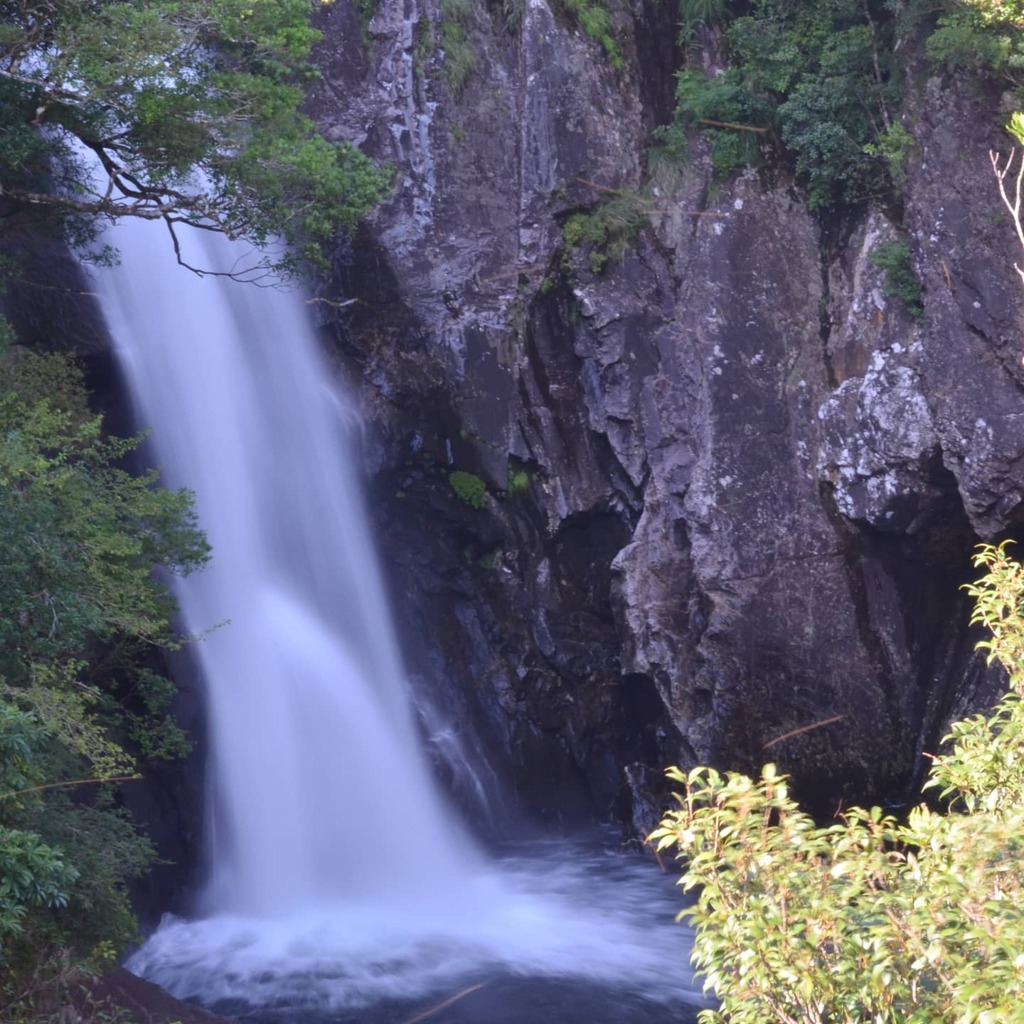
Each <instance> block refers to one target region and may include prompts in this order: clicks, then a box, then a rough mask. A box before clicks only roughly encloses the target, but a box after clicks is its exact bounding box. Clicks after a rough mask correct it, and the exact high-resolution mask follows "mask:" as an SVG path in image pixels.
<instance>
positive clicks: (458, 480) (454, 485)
mask: <svg viewBox="0 0 1024 1024" xmlns="http://www.w3.org/2000/svg"><path fill="white" fill-rule="evenodd" d="M448 483H449V484H450V485H451V489H452V490H453V491H454V492H455V493H456V495H457V496H458V498H459V500H460V501H464V502H465V503H466V504H467V505H469V507H470V508H483V507H484V506H485V505H486V504H487V484H485V483H484V482H483V480H482V479H481V478H480V477H478V476H477V475H476V474H475V473H467V472H465V471H464V470H461V469H456V470H454V471H452V472H451V473H449V474H448Z"/></svg>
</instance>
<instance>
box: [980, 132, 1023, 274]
mask: <svg viewBox="0 0 1024 1024" xmlns="http://www.w3.org/2000/svg"><path fill="white" fill-rule="evenodd" d="M1016 156H1017V150H1016V149H1011V150H1010V155H1009V156H1008V157H1007V158H1006V162H1005V163H1002V162H1001V161H1002V157H1000V155H999V154H998V153H997V152H996V151H995V150H989V154H988V158H989V160H990V162H991V164H992V171H993V173H994V174H995V176H996V180H997V181H998V182H999V195H1000V196H1001V197H1002V200H1003V205H1004V206H1005V207H1006V209H1007V210H1009V211H1010V217H1011V218H1012V220H1013V226H1014V229H1015V230H1016V232H1017V240H1018V241H1019V242H1020V244H1021V246H1022V247H1024V225H1022V224H1021V190H1022V187H1024V155H1022V156H1021V160H1020V165H1019V167H1018V168H1017V177H1016V180H1015V181H1014V183H1013V199H1012V200H1011V199H1010V195H1009V193H1008V191H1007V186H1006V179H1007V176H1008V175H1009V173H1010V171H1011V170H1012V169H1013V161H1014V159H1015V158H1016ZM1013 269H1014V270H1016V271H1017V275H1018V276H1019V277H1020V279H1021V283H1022V284H1024V270H1021V268H1020V266H1019V265H1018V264H1016V263H1014V265H1013Z"/></svg>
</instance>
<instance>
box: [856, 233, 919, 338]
mask: <svg viewBox="0 0 1024 1024" xmlns="http://www.w3.org/2000/svg"><path fill="white" fill-rule="evenodd" d="M868 262H869V263H870V264H871V265H872V266H873V267H878V269H879V270H883V271H885V288H884V292H885V294H886V296H887V297H888V298H890V299H899V300H900V301H901V302H902V303H903V304H904V305H905V306H906V308H907V312H908V313H909V314H910V315H911V316H912V317H913V318H914V319H915V320H918V321H920V320H922V319H923V318H924V304H923V303H922V301H921V282H920V281H918V279H917V274H915V273H914V268H913V265H912V264H911V262H910V246H908V245H907V243H906V242H881V243H879V244H878V245H876V246H875V247H874V248H873V249H872V250H871V252H869V253H868Z"/></svg>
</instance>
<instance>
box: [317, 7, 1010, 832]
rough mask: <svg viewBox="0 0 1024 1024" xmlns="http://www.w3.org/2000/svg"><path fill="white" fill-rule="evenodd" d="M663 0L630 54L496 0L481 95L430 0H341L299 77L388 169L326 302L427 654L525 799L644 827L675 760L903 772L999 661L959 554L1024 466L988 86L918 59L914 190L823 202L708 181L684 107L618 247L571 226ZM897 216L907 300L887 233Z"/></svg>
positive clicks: (901, 786)
mask: <svg viewBox="0 0 1024 1024" xmlns="http://www.w3.org/2000/svg"><path fill="white" fill-rule="evenodd" d="M670 6H671V5H663V4H662V5H658V4H655V3H653V2H652V3H641V2H639V0H638V2H635V3H633V4H626V3H623V5H622V6H621V8H620V9H619V10H618V11H617V13H616V16H615V21H616V26H617V30H618V32H619V37H620V39H621V40H622V47H623V55H624V58H625V61H624V67H623V69H622V70H621V71H618V72H617V71H616V70H614V69H613V67H612V66H611V63H610V62H609V61H608V60H607V59H606V58H605V57H604V56H603V55H602V54H601V52H600V50H599V48H598V47H597V46H596V44H594V43H593V42H592V41H591V40H589V39H587V38H586V37H585V36H583V35H582V34H581V33H580V32H579V30H578V29H576V28H574V27H573V26H572V25H571V24H569V23H567V22H566V21H565V19H564V18H562V17H560V16H559V15H557V13H553V11H552V9H551V8H550V7H549V6H548V5H547V4H546V3H545V2H544V0H528V2H527V3H526V4H525V5H524V9H523V15H522V20H521V21H520V22H519V23H518V24H516V25H514V26H512V27H511V28H510V27H508V25H507V24H506V21H505V17H504V15H503V14H502V12H501V10H499V7H498V5H495V6H494V7H493V8H491V7H488V6H486V5H480V7H479V8H478V9H477V10H476V11H475V13H474V15H473V20H472V24H471V25H469V26H468V28H467V38H468V42H469V44H470V46H471V47H472V49H473V52H474V53H475V54H476V59H477V66H476V71H475V72H474V73H473V74H472V75H471V76H470V78H469V79H468V81H467V83H466V84H465V87H464V88H463V89H462V91H461V92H460V93H459V94H458V95H453V94H452V91H451V89H450V88H449V87H448V86H447V85H446V84H445V78H444V67H445V61H446V59H449V58H448V56H447V55H446V54H445V53H444V52H443V50H442V49H441V47H440V45H439V44H438V43H437V42H436V40H438V39H439V38H440V35H439V32H438V29H437V25H438V22H439V18H440V15H439V11H438V8H437V6H436V5H435V4H434V3H433V2H430V0H382V2H381V3H380V4H379V6H378V13H377V14H376V15H375V17H374V18H373V20H372V21H371V22H370V23H369V25H368V27H365V28H364V27H363V26H361V24H360V22H359V18H358V15H357V13H356V11H355V8H354V6H353V5H351V4H349V3H347V2H346V0H339V2H338V3H335V4H333V5H331V6H329V7H326V8H325V9H324V10H323V12H322V14H321V18H322V27H323V29H324V31H325V38H324V41H323V44H322V48H321V64H322V66H323V68H324V71H325V79H324V81H323V82H322V83H321V85H320V86H319V87H318V89H317V92H316V93H315V94H314V96H313V98H312V100H311V110H312V112H313V113H314V115H315V116H316V117H317V119H318V120H319V122H320V123H321V125H322V126H323V128H324V130H325V132H326V133H327V134H328V135H332V134H333V135H336V136H338V137H346V138H355V139H356V140H358V141H360V142H361V143H362V144H363V145H364V146H365V147H366V148H367V150H368V151H370V152H372V153H374V154H375V155H377V156H379V157H380V158H381V159H384V160H387V161H390V162H391V163H393V164H394V166H395V167H396V168H397V176H398V180H397V185H396V191H395V196H394V198H393V200H392V201H391V202H389V203H388V204H386V205H385V206H384V207H382V208H381V209H380V210H379V211H378V212H377V214H376V215H375V216H374V218H373V219H372V221H371V222H370V224H369V225H368V226H367V227H366V229H365V231H364V233H363V234H362V236H361V237H360V238H359V239H358V240H357V241H356V243H355V244H354V245H352V246H346V247H343V248H341V249H339V251H338V253H337V254H336V261H335V263H336V267H335V270H336V272H335V274H334V275H333V277H332V279H331V280H330V281H329V282H325V283H324V286H323V291H322V294H321V296H320V298H321V300H322V301H321V303H320V304H319V305H318V309H319V311H320V315H321V322H322V326H323V330H324V332H325V334H326V335H327V336H328V337H329V338H330V339H331V340H332V341H333V344H334V345H335V347H336V351H337V352H338V357H339V361H340V362H341V363H342V365H343V366H344V367H345V369H346V371H347V373H348V375H349V377H350V378H351V380H352V381H353V386H354V388H355V389H356V391H357V393H358V395H359V398H360V401H361V403H362V405H363V407H364V409H365V412H366V414H367V417H368V420H369V422H370V424H371V427H372V429H371V441H370V444H369V459H370V462H371V464H372V469H373V471H374V479H375V491H376V493H375V504H376V509H377V514H378V521H379V524H380V530H381V536H382V538H383V548H384V555H385V560H386V561H387V563H388V565H389V568H390V570H391V573H392V578H393V580H394V588H395V592H396V600H397V602H398V605H399V608H400V617H401V621H402V624H403V632H404V636H405V641H406V644H407V654H408V657H409V661H410V665H411V666H412V672H413V675H414V679H415V680H417V681H418V682H420V683H422V684H423V689H424V691H426V690H427V689H429V687H430V686H431V685H433V686H434V687H435V688H436V687H438V686H440V692H442V693H443V694H446V696H445V697H444V701H445V702H446V703H447V705H448V707H449V711H450V712H454V716H455V720H456V722H457V723H458V724H459V728H460V729H461V731H462V732H463V734H464V735H465V736H466V737H470V736H472V737H474V743H478V744H479V746H480V749H481V750H482V751H484V752H485V757H481V758H476V757H475V756H474V758H471V760H473V763H474V764H476V765H477V768H476V769H475V773H476V774H475V778H476V781H477V782H479V780H480V778H481V777H482V776H483V775H486V772H483V771H482V770H481V769H480V768H479V765H480V763H481V762H482V761H483V760H487V761H488V763H489V764H490V766H491V767H492V768H493V770H494V771H495V772H496V774H497V776H499V777H502V778H504V779H505V780H506V781H507V783H508V786H507V788H508V790H509V793H508V794H507V795H509V796H511V798H512V800H511V801H510V802H511V803H512V804H514V805H515V806H518V807H520V808H522V809H523V810H524V811H525V812H526V814H527V816H529V817H533V818H538V817H539V818H541V819H547V820H549V821H553V822H560V823H562V824H564V825H566V826H571V825H574V824H580V823H583V822H585V821H589V820H593V819H594V818H602V817H604V818H607V817H616V818H619V819H620V820H623V821H627V822H632V823H633V824H634V826H635V827H637V828H640V829H642V828H644V827H646V825H647V824H649V822H650V821H651V819H652V816H653V815H654V814H655V813H656V809H657V807H658V805H659V803H660V801H661V800H662V799H663V795H662V792H661V789H660V787H661V783H660V781H659V780H660V774H659V773H660V769H661V768H662V767H663V766H664V765H666V764H669V763H673V762H683V763H686V764H689V763H693V762H695V761H711V762H714V763H718V764H723V765H728V766H747V767H749V766H752V765H755V764H757V763H759V762H761V761H763V760H765V759H767V758H769V757H770V758H772V759H775V760H778V761H780V762H781V763H782V764H783V765H784V767H785V768H786V769H787V770H789V771H792V772H794V773H795V774H796V776H797V778H798V780H799V783H800V786H801V789H802V790H803V793H804V795H805V796H806V797H808V798H809V799H810V800H811V801H812V803H813V805H814V806H815V807H816V808H818V809H819V810H823V811H827V810H831V809H832V808H834V806H835V804H836V802H837V801H839V800H844V799H871V798H882V799H888V800H892V801H898V800H900V799H902V798H903V797H905V796H906V795H907V794H908V793H909V792H911V790H912V788H913V786H914V785H915V784H916V783H917V782H918V781H919V778H920V775H921V771H922V768H923V759H922V757H921V751H922V750H925V749H934V748H935V746H936V744H937V741H938V737H939V736H940V735H941V730H942V728H943V726H944V723H945V722H946V721H948V718H949V716H950V715H951V714H959V713H962V712H963V711H964V710H966V709H968V708H973V707H977V706H980V705H981V704H983V703H984V702H985V701H986V700H988V699H990V698H991V696H992V694H993V693H994V692H995V691H996V688H997V686H998V683H997V681H995V680H993V679H990V678H987V677H985V675H984V673H983V672H982V671H981V669H980V668H979V666H978V665H977V663H976V661H975V660H974V659H973V658H972V656H971V653H970V649H971V643H972V638H971V637H969V636H968V634H967V629H966V619H967V607H966V604H965V602H964V599H963V597H962V596H961V595H960V593H959V591H958V586H959V584H960V583H961V582H963V580H964V579H965V578H967V577H968V576H969V574H970V569H969V553H970V550H971V546H972V545H973V543H974V542H975V541H976V539H977V538H978V537H984V538H993V537H996V536H998V535H1002V534H1004V533H1006V532H1008V531H1009V532H1013V531H1014V530H1016V529H1017V528H1018V526H1019V522H1020V516H1021V497H1022V495H1024V479H1022V478H1024V460H1022V459H1021V456H1022V454H1024V416H1022V413H1024V401H1022V397H1024V396H1022V392H1021V387H1022V384H1024V366H1022V365H1021V360H1020V342H1019V338H1020V328H1021V316H1022V306H1021V302H1020V294H1021V293H1020V283H1019V280H1018V279H1017V276H1016V274H1015V272H1014V270H1013V266H1012V264H1013V261H1014V259H1015V258H1017V254H1016V253H1015V251H1014V246H1015V244H1016V243H1015V240H1014V237H1013V234H1012V231H1011V229H1010V226H1009V224H1008V221H1007V219H1006V218H1005V217H1003V216H1001V215H1000V207H999V205H998V197H997V193H996V190H995V184H994V180H993V178H992V176H991V171H990V168H989V163H988V156H987V151H988V149H989V148H990V147H993V146H1000V145H1003V140H1002V138H1001V134H1000V130H999V112H998V104H999V99H998V96H992V95H987V94H986V93H985V91H984V89H983V88H982V87H981V86H979V85H977V84H974V85H956V84H953V83H943V82H939V81H929V82H926V83H924V84H922V85H920V86H919V87H915V89H914V90H913V91H912V93H911V95H910V97H909V99H908V101H907V103H906V111H905V116H904V123H905V125H906V127H907V128H908V130H909V131H910V132H911V133H912V134H913V136H914V137H915V139H916V140H917V147H918V148H917V152H916V153H915V154H914V156H913V157H912V159H911V161H910V164H911V169H910V174H909V180H908V183H907V188H906V197H905V209H904V210H903V211H902V217H901V222H899V223H897V222H896V221H895V220H894V215H893V214H892V213H891V211H890V212H889V215H887V214H886V212H885V211H880V210H865V211H863V214H862V216H861V217H860V218H859V220H858V221H857V222H856V223H854V224H850V225H844V226H842V227H840V226H839V225H826V226H825V227H824V228H823V226H822V225H821V224H820V223H819V222H818V221H816V220H815V219H814V218H813V217H812V216H811V215H809V214H808V212H807V211H806V209H805V208H804V207H803V205H802V203H801V200H800V197H799V194H798V192H797V190H795V189H794V188H793V187H792V183H791V182H788V181H786V180H784V179H783V178H779V177H776V178H775V179H773V180H767V179H765V178H763V177H759V176H758V175H756V174H754V173H753V172H749V173H747V174H744V175H742V176H740V177H739V178H738V179H737V180H734V181H730V182H727V183H715V182H713V181H712V179H711V172H710V165H709V162H708V160H707V159H706V156H705V154H703V153H702V152H701V150H700V145H699V142H695V143H694V145H693V147H692V152H691V160H690V162H689V163H688V165H687V166H686V167H684V168H680V169H678V170H677V171H676V172H675V173H674V175H668V176H663V180H661V181H660V182H659V184H658V187H657V188H656V189H654V190H653V192H652V193H651V198H650V199H649V201H648V202H647V206H646V208H645V211H644V212H645V216H646V221H647V227H646V229H645V230H644V231H643V232H642V233H641V235H640V236H639V237H638V238H637V240H636V241H635V243H634V244H632V245H630V246H629V247H628V248H627V250H626V252H625V254H624V255H623V257H622V259H621V260H611V261H610V262H609V263H608V264H607V265H606V267H605V268H603V269H602V270H601V271H600V272H595V269H594V264H593V263H592V262H591V260H590V259H589V258H588V254H587V253H586V252H584V251H579V250H571V251H568V252H566V251H565V250H564V247H563V241H562V226H563V225H564V223H565V221H566V219H567V218H568V217H569V216H570V215H571V214H572V213H574V212H578V211H585V210H588V209H591V208H593V207H594V206H596V205H597V204H598V203H599V202H600V201H601V200H602V199H606V198H607V197H608V196H609V194H611V193H609V190H620V189H631V188H635V187H636V186H638V185H640V184H641V183H642V182H643V181H644V153H645V150H646V147H647V145H648V143H649V141H650V136H651V132H652V130H653V129H654V128H655V127H656V126H657V124H659V123H662V122H664V120H665V119H666V118H667V117H668V116H669V113H670V107H671V93H672V78H671V74H672V70H673V67H674V63H675V61H676V57H677V55H676V54H674V53H673V47H672V43H671V40H672V39H673V38H674V27H673V25H672V11H671V10H670ZM432 39H433V40H435V42H433V43H431V40H432ZM826 229H827V230H826ZM898 239H902V240H905V241H907V242H908V243H909V245H910V247H911V251H912V253H913V259H914V265H915V269H916V271H917V273H918V274H919V276H920V279H921V282H922V286H923V303H924V316H923V319H922V320H920V322H918V321H917V320H915V319H914V318H913V317H912V316H911V315H910V314H909V312H908V311H907V310H906V309H905V308H904V307H903V306H902V304H901V303H900V302H898V301H896V300H892V299H889V298H886V296H885V294H884V291H885V281H884V275H883V273H882V271H880V270H879V269H877V268H876V267H874V266H873V265H872V264H871V262H870V260H869V259H868V254H869V253H870V251H871V250H872V248H873V247H874V246H875V245H877V244H879V243H880V242H884V241H893V240H898ZM347 298H354V299H356V300H357V301H356V302H355V303H354V304H351V305H344V306H342V305H340V304H339V301H340V300H343V299H347ZM453 470H461V471H464V472H469V473H473V474H475V475H477V476H479V477H480V478H481V479H482V480H483V481H484V482H485V483H486V486H487V492H486V496H485V499H484V503H483V506H482V507H479V508H478V507H473V506H472V505H471V504H469V503H467V502H466V501H464V500H461V499H460V497H459V495H458V494H457V493H456V492H455V490H454V489H453V488H452V486H451V485H450V482H449V474H450V472H451V471H453ZM826 719H835V721H833V722H832V724H830V725H826V726H822V727H821V728H818V729H814V730H810V731H806V732H803V733H801V734H800V735H798V736H794V737H792V738H790V739H786V740H782V741H779V742H773V741H775V740H777V738H778V737H780V736H783V735H784V734H787V733H789V732H791V731H793V730H799V729H802V728H803V727H804V726H807V725H810V724H813V723H816V722H820V721H823V720H826ZM429 731H430V730H429V728H428V732H429ZM456 774H457V773H456ZM473 774H474V773H473V771H471V772H470V775H473ZM489 778H490V777H489V776H488V781H487V782H486V785H485V787H484V788H487V787H489V786H490V785H491V782H490V781H489ZM471 788H472V787H468V789H471ZM468 789H467V792H468ZM466 799H467V803H471V802H472V797H471V796H467V798H466Z"/></svg>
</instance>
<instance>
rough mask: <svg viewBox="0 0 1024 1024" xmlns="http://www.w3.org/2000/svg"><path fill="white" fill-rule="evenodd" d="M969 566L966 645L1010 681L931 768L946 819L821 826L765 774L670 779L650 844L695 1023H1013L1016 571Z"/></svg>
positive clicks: (1023, 964) (1018, 768)
mask: <svg viewBox="0 0 1024 1024" xmlns="http://www.w3.org/2000/svg"><path fill="white" fill-rule="evenodd" d="M976 564H977V565H978V566H981V567H984V568H985V569H986V570H987V572H986V574H985V575H984V576H983V577H982V579H981V580H980V581H979V582H978V583H976V584H974V585H972V586H970V587H968V588H967V589H968V591H969V592H970V593H971V594H972V595H973V597H974V598H975V601H976V604H975V610H974V615H973V619H972V621H973V622H975V623H978V624H981V625H983V626H985V627H986V628H987V629H988V631H989V634H990V638H989V639H986V640H983V641H982V642H981V643H980V644H979V645H978V646H979V648H980V649H982V650H984V651H985V652H987V656H988V660H989V662H990V663H992V662H995V663H997V664H998V665H1000V666H1002V668H1003V669H1004V670H1005V672H1006V673H1007V676H1008V677H1009V683H1010V688H1009V692H1008V694H1007V695H1006V696H1005V697H1004V698H1003V700H1002V701H1001V702H1000V704H999V705H998V707H997V708H996V710H995V711H994V712H993V713H992V714H991V715H989V716H987V717H986V716H981V715H979V716H976V717H974V718H971V719H968V720H967V721H965V722H960V723H958V724H956V725H954V726H953V727H952V730H951V733H950V735H949V736H948V737H947V738H946V742H947V743H949V744H951V748H950V749H949V751H948V753H945V754H943V755H942V756H939V757H936V758H935V759H934V763H933V766H932V770H931V774H930V778H929V782H928V784H927V785H928V787H929V788H931V789H933V790H937V791H938V795H939V797H940V798H941V799H942V800H944V801H945V802H946V803H947V806H948V813H945V814H943V813H939V812H937V811H935V810H933V809H931V808H929V807H927V806H924V805H922V806H920V807H918V808H916V809H915V810H913V811H912V812H911V813H910V815H909V817H908V819H907V820H906V821H905V822H899V821H897V820H896V819H895V818H893V817H891V816H889V815H886V814H885V813H883V811H882V810H881V809H879V808H877V807H875V808H872V809H871V810H860V809H853V810H850V811H847V812H846V813H845V814H844V815H843V816H842V817H841V818H840V819H839V820H838V821H837V822H835V823H833V824H830V825H825V826H820V825H818V824H816V823H815V822H814V821H813V820H812V819H811V818H810V817H809V816H808V815H807V814H805V813H804V812H802V811H801V810H800V809H799V807H798V806H797V805H796V804H795V803H794V801H793V800H792V799H791V798H790V796H789V793H788V789H787V785H786V780H785V779H784V778H783V777H782V776H780V775H779V774H778V773H777V771H776V769H775V767H774V766H773V765H766V766H765V767H764V769H763V770H762V773H761V776H760V778H758V779H752V778H749V777H747V776H744V775H740V774H735V773H731V772H729V773H719V772H717V771H714V770H713V769H710V768H695V769H694V770H693V771H691V772H689V773H683V772H681V771H680V770H679V769H677V768H673V769H670V770H669V776H670V777H671V778H672V779H674V780H675V781H676V782H678V783H679V784H680V786H681V790H680V792H679V793H678V794H676V801H677V804H678V806H677V807H676V808H675V809H673V810H670V811H669V812H668V813H667V814H666V815H665V817H664V819H663V821H662V823H661V827H660V828H659V829H657V830H656V831H655V832H654V833H652V835H651V837H650V838H651V839H652V840H653V841H655V842H657V844H658V848H659V849H668V848H674V849H675V850H676V851H677V852H678V855H679V856H680V857H682V858H685V859H686V867H685V871H684V874H683V876H682V879H681V885H682V886H683V888H684V890H686V891H688V892H693V893H695V901H694V902H693V904H692V905H691V906H690V907H688V908H687V909H686V910H684V911H683V912H682V914H681V915H680V916H682V917H686V918H687V919H689V920H690V921H691V922H692V923H693V925H694V927H695V930H696V935H695V940H694V951H693V960H694V963H695V965H696V966H697V967H698V968H699V969H700V970H701V971H702V972H703V973H704V977H705V980H706V984H707V986H708V988H709V989H712V990H713V991H714V993H715V994H716V995H717V997H718V998H719V999H720V1000H721V1005H720V1006H719V1008H717V1009H714V1010H705V1011H703V1013H702V1017H701V1019H702V1021H703V1022H705V1024H715V1022H729V1024H765V1022H768V1021H775V1022H790V1024H855V1022H856V1024H862V1022H865V1021H871V1022H872V1024H897V1022H898V1024H936V1022H940V1021H949V1022H963V1024H970V1022H976V1024H997V1022H998V1024H1012V1022H1018V1021H1024V914H1022V913H1021V906H1024V801H1022V798H1024V567H1022V566H1021V565H1020V564H1018V563H1016V562H1014V561H1013V560H1012V559H1010V558H1009V557H1008V555H1007V553H1006V546H1005V545H1000V546H999V547H992V546H987V545H986V546H983V547H981V548H980V549H979V552H978V555H977V557H976Z"/></svg>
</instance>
